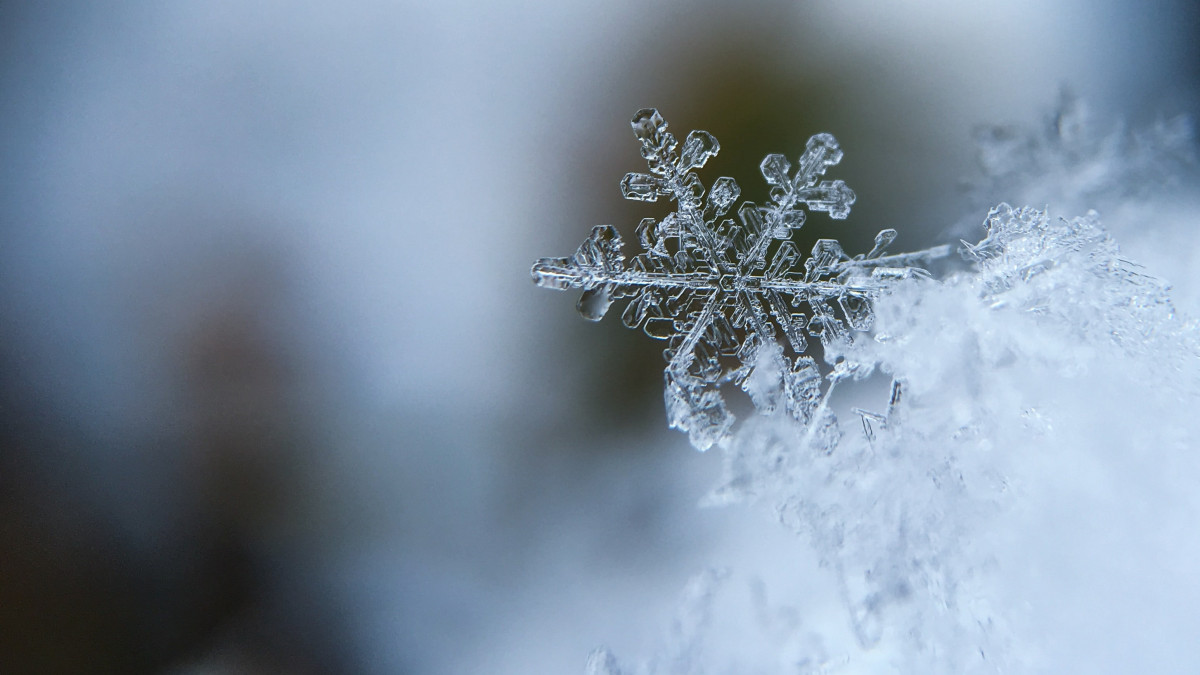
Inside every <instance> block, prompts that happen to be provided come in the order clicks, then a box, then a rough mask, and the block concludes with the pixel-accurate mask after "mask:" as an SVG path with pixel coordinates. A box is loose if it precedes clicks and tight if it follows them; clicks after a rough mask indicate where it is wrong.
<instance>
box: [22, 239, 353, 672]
mask: <svg viewBox="0 0 1200 675" xmlns="http://www.w3.org/2000/svg"><path fill="white" fill-rule="evenodd" d="M213 262H214V264H215V265H216V267H217V268H218V269H221V270H222V271H223V272H224V273H225V274H227V275H230V276H232V277H234V278H235V279H236V281H233V282H232V283H225V284H222V289H221V290H220V291H219V292H217V293H215V294H211V295H209V296H208V297H205V296H204V295H201V296H200V297H198V298H194V303H195V304H194V305H193V307H192V309H191V311H189V312H184V313H183V314H182V325H180V326H174V327H168V328H169V329H170V330H168V331H167V333H168V334H170V335H171V336H172V337H171V339H170V340H169V344H165V345H161V346H162V347H163V348H165V349H166V350H167V351H168V352H172V353H174V357H173V358H170V359H169V363H170V364H171V368H173V369H174V372H173V373H170V374H168V380H169V381H173V382H175V386H176V387H177V391H175V392H172V393H171V394H170V395H171V396H172V397H173V398H178V400H180V401H182V402H183V404H182V405H181V406H180V409H179V410H178V411H177V412H178V415H177V416H176V419H175V420H174V421H172V422H170V423H168V424H165V425H156V426H157V427H159V428H160V429H162V430H163V432H162V433H160V434H159V435H158V436H157V437H156V438H153V439H136V438H118V439H111V440H109V439H96V438H91V437H89V436H88V435H87V434H84V433H78V434H70V433H67V430H69V429H71V428H72V426H73V425H72V424H71V422H70V421H69V420H56V419H53V418H51V417H49V416H48V415H47V411H46V410H45V409H42V410H38V409H37V407H36V406H35V405H31V402H30V401H29V399H28V397H27V396H26V395H25V394H26V392H24V391H22V390H21V389H20V383H21V381H22V377H21V372H20V368H19V365H16V366H14V364H13V363H12V361H11V360H10V361H8V362H7V363H6V365H8V366H10V367H9V368H6V371H5V374H6V375H7V377H6V378H5V380H4V384H5V385H6V387H5V391H4V392H3V409H4V410H5V412H6V414H5V416H4V419H5V422H6V424H5V426H4V429H3V439H2V440H3V448H4V452H3V454H2V455H0V461H3V463H4V464H3V470H2V472H0V477H2V478H0V539H2V540H3V546H4V548H3V555H0V608H3V610H2V611H0V654H2V655H4V656H3V664H4V665H3V669H4V672H9V673H85V672H86V673H138V672H170V673H181V674H182V673H187V674H197V675H198V674H201V673H204V674H207V673H213V674H217V673H230V674H239V675H242V674H244V675H252V674H258V673H297V674H310V673H330V672H340V669H339V668H338V667H336V664H337V654H336V652H335V650H334V648H333V645H330V644H328V640H327V638H326V637H324V636H323V635H322V634H321V633H319V632H318V633H317V634H314V635H308V634H305V633H304V632H303V631H302V630H300V629H298V628H297V625H313V626H319V625H320V624H321V623H322V622H323V621H325V620H327V619H328V617H326V616H323V614H325V613H327V610H323V609H321V608H316V607H313V606H312V605H311V604H310V605H308V606H306V605H305V603H303V602H301V603H299V605H298V606H297V603H295V602H292V601H290V600H289V599H287V598H281V597H279V592H280V591H279V588H278V587H277V586H278V583H277V581H276V580H275V579H273V578H272V577H273V575H274V574H276V572H277V569H276V568H277V567H278V565H279V564H280V561H279V560H278V558H279V557H280V556H281V555H285V554H286V551H287V549H288V544H289V540H295V539H297V538H303V537H306V536H311V535H312V523H311V522H310V521H309V520H308V516H309V515H310V509H309V508H307V507H306V504H308V503H310V501H311V500H312V499H313V495H312V494H306V492H305V490H306V486H307V485H309V482H308V481H306V480H305V478H304V477H303V475H302V468H301V467H303V465H304V458H305V457H306V456H308V455H309V454H310V453H311V452H312V449H311V447H309V446H310V445H311V443H312V439H313V438H315V436H316V435H315V434H314V425H315V424H319V420H317V419H314V417H313V416H312V414H311V413H312V410H311V409H306V408H305V405H304V403H303V402H302V401H299V400H298V398H299V395H300V392H302V391H303V390H304V387H303V386H302V385H300V384H299V383H298V379H299V378H300V377H302V375H301V374H300V373H298V372H297V371H298V369H299V368H301V367H302V366H298V364H297V361H296V358H295V356H294V354H292V353H289V349H288V346H287V345H286V344H283V343H281V341H280V340H279V339H278V335H277V334H273V333H274V331H272V329H271V328H272V327H271V326H269V325H268V324H269V318H268V317H271V316H272V315H274V314H277V313H278V310H277V307H278V306H279V288H278V286H279V284H280V283H282V280H281V279H279V278H278V276H277V275H276V274H275V271H274V269H273V267H272V265H271V261H270V260H263V259H261V258H258V257H255V256H246V255H235V256H233V261H232V263H230V262H229V261H221V260H217V261H213ZM222 262H224V263H227V264H222ZM150 318H152V317H143V319H144V320H148V319H150ZM159 318H161V317H159ZM160 328H161V327H160ZM22 406H24V408H25V409H24V410H22ZM114 442H116V443H119V442H126V443H132V444H136V445H139V446H141V447H137V448H133V449H132V450H133V451H134V452H135V453H138V454H142V455H144V456H150V457H152V459H150V460H149V462H148V463H149V465H150V466H151V467H156V468H157V470H159V471H160V472H161V473H160V474H159V475H158V476H152V477H151V480H150V482H149V485H138V484H137V483H136V482H134V483H131V482H129V481H117V483H118V485H125V486H126V488H127V489H132V490H161V491H165V492H166V493H167V495H160V496H159V497H158V498H155V497H153V496H152V495H149V494H143V495H140V497H136V498H134V499H133V502H134V503H135V504H137V505H138V506H139V507H149V508H158V509H164V510H170V511H172V512H168V513H160V514H157V515H158V516H159V517H165V518H166V519H167V523H166V525H165V531H160V532H158V533H157V534H154V535H153V536H151V537H150V538H149V540H148V541H141V542H139V541H137V540H136V538H135V539H132V540H131V537H130V533H129V532H122V531H121V529H122V525H123V524H122V523H121V522H119V521H117V522H114V521H113V520H112V519H111V518H108V517H106V516H105V514H104V513H102V512H98V510H97V509H96V508H95V504H94V503H89V502H93V501H94V500H95V499H96V497H97V496H96V495H95V494H94V491H95V486H89V485H86V484H78V483H79V482H80V481H86V477H79V476H76V477H74V479H72V478H70V477H67V476H69V475H70V474H71V472H61V473H60V472H59V471H58V470H59V469H61V467H60V466H57V465H56V463H55V462H54V458H55V457H56V456H64V455H67V456H69V453H70V449H69V446H71V445H75V444H89V443H90V444H104V443H114ZM107 450H108V451H109V452H114V453H119V452H121V450H122V449H120V448H107ZM125 450H129V448H125ZM155 456H157V457H156V458H154V457H155ZM143 460H144V461H145V458H144V457H143ZM151 470H154V469H153V468H152V469H151ZM126 497H128V495H127V496H126ZM118 501H120V498H118ZM296 609H298V610H300V611H301V612H304V613H309V612H311V614H309V615H308V616H303V617H302V618H297V617H293V616H288V614H289V613H290V612H291V611H293V610H296ZM324 635H327V633H326V634H324Z"/></svg>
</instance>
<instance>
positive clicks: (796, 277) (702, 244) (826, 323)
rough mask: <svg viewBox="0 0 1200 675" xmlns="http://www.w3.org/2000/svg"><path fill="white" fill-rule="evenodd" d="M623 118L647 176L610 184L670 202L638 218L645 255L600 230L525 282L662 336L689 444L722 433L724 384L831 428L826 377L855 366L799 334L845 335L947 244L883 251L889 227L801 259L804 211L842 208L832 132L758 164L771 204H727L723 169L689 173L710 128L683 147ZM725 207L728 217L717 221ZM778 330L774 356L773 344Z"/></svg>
mask: <svg viewBox="0 0 1200 675" xmlns="http://www.w3.org/2000/svg"><path fill="white" fill-rule="evenodd" d="M632 126H633V132H634V135H635V136H636V137H637V139H638V141H639V142H640V143H641V146H642V147H641V153H642V157H643V158H645V160H646V163H647V165H648V168H649V173H629V174H626V175H625V178H624V179H622V181H621V193H622V194H623V195H624V196H625V198H626V199H633V200H639V201H656V200H657V199H658V198H659V197H666V198H668V199H670V200H671V201H673V202H675V207H676V208H675V211H673V212H672V213H670V214H668V215H667V216H666V217H664V218H663V219H662V220H656V219H654V218H645V219H643V220H642V222H641V223H640V224H639V225H638V227H637V236H638V241H639V243H640V244H641V247H642V249H643V252H642V253H639V254H637V255H636V256H634V257H633V258H632V259H631V260H630V261H628V262H626V259H625V255H624V254H623V253H622V250H621V249H622V241H621V236H620V234H618V232H617V230H616V228H614V227H613V226H611V225H598V226H596V227H595V228H593V229H592V232H591V234H590V235H589V236H588V238H587V239H585V240H584V242H583V244H581V245H580V246H579V249H578V250H577V251H576V252H575V254H574V255H572V256H568V257H565V258H542V259H541V260H539V261H538V262H537V263H536V264H534V266H533V270H532V275H533V279H534V281H535V282H536V283H537V284H538V285H539V286H543V287H546V288H555V289H559V290H565V289H567V288H581V289H583V296H582V297H581V298H580V299H579V304H578V308H579V312H580V313H581V314H582V315H583V316H584V318H587V319H590V320H593V321H598V320H599V319H600V318H602V317H603V316H604V314H605V313H606V312H607V311H608V309H609V307H610V306H611V305H612V304H613V303H614V302H616V301H618V300H627V301H628V302H627V304H626V306H625V311H624V313H623V314H622V320H623V321H624V323H625V325H626V326H628V327H630V328H639V327H640V328H641V329H642V330H643V331H644V332H645V333H646V335H649V336H650V337H652V338H656V339H660V340H666V341H667V348H666V350H665V351H664V352H663V354H664V356H665V357H666V360H667V367H666V371H665V376H664V379H665V394H664V395H665V399H666V408H667V419H668V421H669V423H670V425H671V427H673V428H678V429H681V430H684V431H687V432H688V434H689V438H690V439H691V442H692V444H693V445H694V446H695V447H697V448H698V449H700V450H706V449H708V448H709V447H711V446H712V445H713V444H714V443H717V442H719V441H722V440H724V439H727V438H728V437H729V435H730V433H731V429H732V427H733V422H734V416H733V414H732V413H730V412H729V410H728V408H727V406H726V404H725V399H724V397H723V395H722V393H721V387H722V386H723V385H726V384H732V385H736V386H739V387H741V388H742V389H743V390H745V391H746V392H747V393H748V394H749V395H750V398H751V400H752V401H753V403H754V405H755V407H756V409H757V410H758V411H759V412H762V413H771V412H773V411H774V410H776V409H777V408H780V409H784V410H786V411H787V413H788V414H789V415H791V417H793V418H794V419H796V420H799V421H801V422H803V423H806V424H809V423H813V426H814V428H817V427H819V426H828V425H830V424H832V423H833V422H832V419H831V418H829V417H828V416H827V415H826V414H825V411H826V405H825V401H826V398H827V396H828V394H829V393H830V392H831V391H832V387H833V385H835V384H836V383H837V382H838V381H839V380H840V379H843V378H845V377H849V376H857V375H861V373H857V372H853V371H852V370H851V369H849V368H847V367H844V368H841V369H837V370H835V371H834V372H833V373H830V374H828V375H827V376H825V375H823V374H822V372H821V371H820V369H819V368H818V366H817V364H816V362H815V361H814V360H813V359H812V358H811V357H809V356H805V352H806V351H808V338H809V337H815V338H817V339H819V340H820V341H821V343H822V344H823V345H826V346H828V345H832V344H835V343H842V342H850V341H852V332H853V331H865V330H868V329H869V328H870V327H871V323H872V319H873V312H872V301H873V300H874V298H876V297H877V296H878V295H879V294H880V293H881V292H882V291H883V290H884V289H885V288H887V287H888V285H890V284H892V283H894V282H896V281H898V280H901V279H907V278H912V277H915V276H925V275H926V274H925V272H924V270H922V269H921V268H920V267H917V265H919V264H924V263H926V262H927V261H929V260H932V259H934V258H938V257H941V256H944V255H946V253H947V252H948V250H949V248H948V247H946V246H941V247H938V248H934V249H929V250H925V251H920V252H916V253H905V254H898V255H888V254H886V250H887V247H888V245H889V244H891V243H892V241H893V240H894V239H895V238H896V231H895V230H892V229H886V230H883V231H881V232H880V233H879V234H878V235H876V237H875V246H874V247H873V248H872V249H871V250H870V251H869V252H867V253H866V254H859V255H856V256H854V257H850V256H848V255H847V254H846V253H845V252H844V251H843V250H842V247H841V245H840V244H839V243H838V242H837V241H836V240H833V239H821V240H818V241H817V243H816V245H815V246H814V247H813V250H812V253H811V255H810V256H809V257H808V258H807V259H805V260H803V265H801V264H800V263H801V260H802V255H801V253H800V251H799V250H798V248H797V247H796V245H795V244H794V243H793V242H792V241H791V237H792V235H793V233H794V232H796V231H797V230H799V229H800V228H801V227H802V226H803V225H804V222H805V218H806V212H805V208H807V210H809V211H824V212H826V213H828V214H829V215H830V216H831V217H833V218H838V219H843V218H845V217H846V216H847V215H849V213H850V207H851V205H852V204H854V192H853V191H852V190H851V189H850V188H849V187H847V186H846V184H845V183H844V182H843V181H840V180H820V179H821V177H822V176H823V175H824V174H825V172H826V170H827V169H829V168H830V167H832V166H834V165H836V164H837V163H838V162H840V161H841V159H842V151H841V148H839V147H838V144H837V141H836V140H835V139H834V137H833V136H831V135H829V134H818V135H816V136H813V137H812V138H810V139H809V140H808V144H807V147H806V148H805V151H804V153H803V154H801V155H800V157H799V159H798V161H797V163H796V165H795V166H794V167H793V166H792V165H791V163H790V162H789V161H788V160H787V158H786V157H784V156H783V155H779V154H772V155H767V156H766V157H765V158H764V159H763V161H762V164H761V166H760V168H761V170H762V175H763V178H765V179H766V181H767V183H768V184H769V185H770V186H771V192H770V198H771V202H770V203H769V204H767V205H765V206H759V205H758V204H755V203H754V202H750V201H742V202H741V203H740V205H738V198H739V196H740V194H741V189H740V188H739V187H738V184H737V183H736V182H735V181H734V180H733V179H732V178H728V177H721V178H718V179H716V180H715V181H713V183H712V186H711V187H710V188H708V189H707V190H706V189H705V186H704V185H703V183H701V181H700V178H699V176H698V175H697V174H696V173H695V170H697V169H699V168H701V167H703V166H704V164H705V163H706V162H707V161H708V160H709V158H711V157H712V156H714V155H716V154H717V152H718V151H719V150H720V144H719V143H718V142H717V139H716V138H714V137H713V136H712V134H710V133H708V132H707V131H693V132H691V133H690V134H688V136H687V138H686V139H684V141H683V143H682V145H681V144H680V143H679V142H678V141H677V140H676V138H675V136H674V135H673V134H671V133H670V132H669V131H667V123H666V121H664V120H663V118H662V116H661V115H659V113H658V111H657V110H654V109H652V108H646V109H643V110H639V111H638V112H637V114H636V115H635V116H634V118H633V121H632ZM735 205H738V206H737V208H736V211H735V210H734V206H735ZM731 212H736V214H737V219H736V220H734V219H733V218H727V217H726V215H727V214H730V213H731ZM806 309H807V311H805V310H806ZM777 328H778V333H780V334H782V339H783V342H784V343H785V345H786V351H781V350H779V349H777V348H776V347H775V345H776V344H777V337H776V333H777ZM823 379H828V380H829V382H830V384H829V386H826V387H823V386H822V384H821V383H822V380H823Z"/></svg>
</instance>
